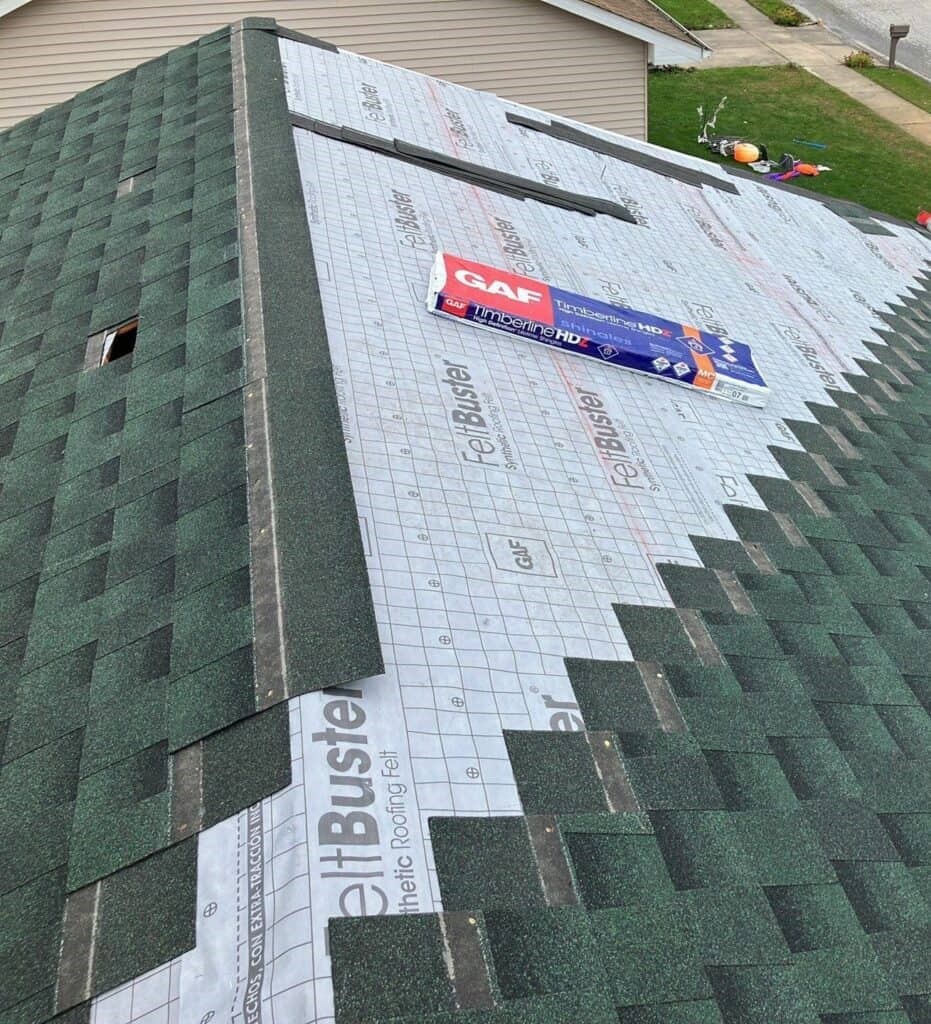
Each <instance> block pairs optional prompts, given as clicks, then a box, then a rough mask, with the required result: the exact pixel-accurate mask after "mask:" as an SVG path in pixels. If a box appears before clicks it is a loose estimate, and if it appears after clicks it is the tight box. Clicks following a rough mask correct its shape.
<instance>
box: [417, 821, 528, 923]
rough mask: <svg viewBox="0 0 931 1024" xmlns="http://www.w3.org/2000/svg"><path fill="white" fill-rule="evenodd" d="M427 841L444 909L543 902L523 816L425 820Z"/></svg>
mask: <svg viewBox="0 0 931 1024" xmlns="http://www.w3.org/2000/svg"><path fill="white" fill-rule="evenodd" d="M430 839H431V841H432V844H433V857H434V861H435V863H436V873H437V878H438V879H439V883H440V892H441V894H442V897H443V907H444V909H445V910H447V911H452V910H480V909H482V908H483V907H505V908H506V907H510V906H513V907H515V908H521V907H524V908H526V907H534V906H542V905H543V891H542V888H541V886H540V879H539V875H538V873H537V865H536V861H535V860H534V857H533V851H532V849H531V846H530V838H529V836H528V833H527V826H526V824H525V822H524V820H523V818H431V819H430Z"/></svg>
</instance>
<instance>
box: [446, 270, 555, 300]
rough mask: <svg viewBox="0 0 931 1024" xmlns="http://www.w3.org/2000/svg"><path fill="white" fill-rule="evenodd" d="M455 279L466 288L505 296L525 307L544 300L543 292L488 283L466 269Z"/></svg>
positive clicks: (480, 276) (498, 282)
mask: <svg viewBox="0 0 931 1024" xmlns="http://www.w3.org/2000/svg"><path fill="white" fill-rule="evenodd" d="M454 277H455V278H456V280H457V281H458V282H459V283H460V284H464V285H465V286H466V288H477V289H478V290H479V291H481V292H485V294H486V295H503V296H504V297H505V298H506V299H510V300H511V302H522V303H524V304H525V305H530V304H531V303H534V302H540V301H542V299H543V293H542V292H537V291H534V290H533V289H532V288H524V287H522V286H521V285H518V286H517V287H516V288H512V287H511V286H510V285H509V284H508V283H507V281H500V280H498V281H486V280H485V278H484V277H482V275H481V274H477V273H475V271H473V270H468V269H466V268H465V267H460V268H459V269H458V270H457V271H456V273H455V274H454Z"/></svg>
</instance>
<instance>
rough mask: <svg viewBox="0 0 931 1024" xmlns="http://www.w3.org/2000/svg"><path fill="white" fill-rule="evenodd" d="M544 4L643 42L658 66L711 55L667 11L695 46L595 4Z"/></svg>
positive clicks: (553, 0)
mask: <svg viewBox="0 0 931 1024" xmlns="http://www.w3.org/2000/svg"><path fill="white" fill-rule="evenodd" d="M648 2H650V3H651V6H653V7H656V4H653V3H652V0H648ZM543 3H546V4H549V5H550V6H551V7H558V8H559V9H560V10H563V11H565V12H566V13H567V14H575V15H576V16H578V17H580V18H585V19H586V20H587V21H592V22H594V23H595V24H596V25H603V26H604V27H605V28H610V29H613V30H614V31H615V32H623V33H624V34H625V35H629V36H633V37H634V39H639V40H641V41H642V42H644V43H646V44H647V45H648V46H649V47H650V49H651V61H652V63H654V64H675V63H679V62H682V61H695V60H703V59H704V57H705V56H706V54H709V53H710V52H711V50H710V49H709V47H707V46H705V44H704V43H702V42H701V40H699V39H698V37H697V36H696V35H695V34H694V33H692V32H690V31H689V30H688V29H687V28H685V27H684V26H683V25H680V24H679V22H678V21H676V20H675V18H672V17H670V16H669V15H668V14H666V12H665V11H662V13H663V15H664V16H665V17H667V18H669V20H670V21H671V22H672V23H673V24H674V25H676V27H677V28H679V29H680V30H681V31H682V32H684V33H685V34H686V35H687V36H688V37H689V39H691V40H692V42H691V44H690V43H687V42H685V41H683V40H681V39H677V38H676V37H675V36H673V35H667V34H666V33H665V32H660V31H659V30H658V29H655V28H650V27H649V26H648V25H642V24H641V23H640V22H639V21H633V20H632V19H630V18H625V17H623V16H622V15H620V14H614V13H613V12H611V11H608V10H605V9H604V8H603V7H599V6H597V5H596V4H594V3H588V2H586V0H543ZM657 10H661V8H658V7H657Z"/></svg>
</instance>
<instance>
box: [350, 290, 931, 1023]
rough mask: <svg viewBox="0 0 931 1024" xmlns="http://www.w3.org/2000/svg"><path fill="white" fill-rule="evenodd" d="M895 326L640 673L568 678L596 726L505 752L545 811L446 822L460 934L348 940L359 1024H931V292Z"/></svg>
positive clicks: (530, 803) (428, 931) (655, 630)
mask: <svg viewBox="0 0 931 1024" xmlns="http://www.w3.org/2000/svg"><path fill="white" fill-rule="evenodd" d="M887 320H888V321H889V326H890V329H889V330H888V331H883V332H881V334H882V337H883V339H884V341H885V342H886V344H877V345H874V346H872V351H873V352H874V353H875V354H876V356H877V358H879V359H880V360H881V362H880V363H878V364H872V363H866V362H864V364H863V369H864V371H865V372H864V376H855V375H850V376H849V378H848V380H849V383H850V384H851V385H852V386H853V388H854V391H853V393H840V392H834V393H833V394H832V397H833V398H834V399H835V402H836V404H835V405H818V406H813V407H812V410H811V411H812V413H813V415H814V418H815V422H807V423H802V422H798V423H791V424H789V426H790V427H791V429H792V430H793V431H794V433H795V434H796V436H797V437H798V438H799V440H800V441H801V443H802V444H803V445H804V447H805V448H806V449H807V452H798V451H790V450H788V449H773V453H774V455H775V457H776V458H777V460H778V461H779V463H780V465H781V466H782V467H783V469H784V470H785V472H786V474H787V476H788V480H777V479H768V478H754V479H753V480H752V483H753V485H754V486H755V488H756V490H757V491H758V493H759V495H760V497H761V498H762V500H763V502H764V503H765V504H766V506H767V509H768V511H767V510H756V509H748V508H741V507H736V506H735V507H733V508H732V509H730V510H729V515H730V518H731V521H732V523H733V525H734V528H735V530H736V531H737V534H738V536H739V537H740V538H741V539H740V540H739V541H724V540H715V539H711V538H702V537H696V538H694V543H695V548H696V550H697V552H698V553H699V555H700V556H701V558H702V560H703V562H704V563H705V568H698V567H684V566H678V565H662V566H660V567H659V571H660V573H661V575H662V577H663V580H664V582H665V583H666V586H667V589H668V591H669V594H670V597H671V598H672V600H673V602H674V604H675V606H676V607H675V608H642V607H634V606H618V607H617V609H616V610H617V614H618V618H619V621H620V623H621V625H622V626H623V629H624V632H625V635H626V637H627V639H628V642H629V644H630V647H631V650H632V652H633V655H634V658H635V659H636V660H634V661H632V662H629V663H612V662H587V661H580V660H577V659H567V663H566V664H567V669H568V672H569V675H570V678H571V680H572V683H573V688H574V691H575V695H576V699H577V701H578V704H579V709H580V712H581V715H582V717H583V719H584V722H585V725H586V729H587V730H588V731H587V732H584V733H509V734H507V735H506V740H507V747H508V753H509V757H510V760H511V765H512V769H513V772H514V777H515V781H516V783H517V787H518V791H519V793H520V797H521V801H522V806H523V811H524V816H523V817H508V818H455V819H449V818H439V819H433V820H432V821H431V838H432V844H433V852H434V859H435V864H436V871H437V878H438V882H439V888H440V891H441V893H442V898H443V906H444V912H443V913H442V914H439V915H415V916H407V917H398V918H391V917H389V918H369V919H366V918H361V919H338V920H333V921H331V923H330V940H331V952H332V956H333V978H334V986H335V993H336V1005H337V1024H375V1022H377V1024H389V1022H390V1024H413V1022H415V1021H417V1022H420V1024H426V1022H435V1024H440V1022H449V1024H451V1022H453V1021H463V1022H468V1024H492V1022H494V1024H563V1022H567V1024H568V1022H570V1021H572V1022H575V1021H586V1022H592V1024H609V1022H610V1024H760V1022H766V1024H927V1022H928V1021H931V669H929V665H931V640H929V637H931V632H929V629H931V502H929V492H931V461H929V454H928V453H929V451H931V377H929V375H928V371H929V369H931V348H929V342H931V334H929V333H928V332H929V329H931V275H929V274H927V273H926V274H924V275H923V276H922V277H921V278H920V279H919V280H917V281H916V282H915V287H914V288H913V289H912V292H911V294H910V295H907V296H903V297H902V305H901V307H897V308H895V309H894V315H893V316H890V317H888V318H887ZM596 752H598V756H597V757H596ZM606 752H607V754H608V755H609V756H610V757H613V764H614V768H612V769H610V774H611V776H612V780H613V781H615V782H616V780H617V779H618V778H623V779H624V781H625V783H626V784H627V785H628V786H629V792H630V794H631V795H632V797H633V800H634V803H633V804H632V805H630V806H628V807H626V808H624V809H623V810H618V809H617V808H616V807H615V808H614V809H613V810H609V808H611V807H612V800H611V795H610V786H609V784H608V783H609V779H607V778H606V775H605V773H604V772H603V771H602V770H601V768H600V765H601V764H603V763H604V764H607V763H609V762H607V761H605V760H604V758H605V754H606ZM554 850H555V851H556V854H555V856H556V858H557V859H559V860H561V862H562V870H563V871H564V872H565V873H567V877H568V878H569V880H570V881H569V885H568V888H566V887H560V886H558V885H557V886H553V885H552V884H549V883H550V880H551V879H552V878H553V877H556V876H558V866H556V867H555V868H554V863H553V861H554ZM554 870H555V871H556V875H555V876H554ZM463 921H464V922H465V925H466V926H467V928H465V930H464V927H463V925H462V922H463ZM453 925H455V927H453ZM468 929H471V932H469V931H468ZM470 935H471V938H469V936H470ZM463 936H465V938H464V937H463ZM476 950H477V951H478V952H479V953H480V954H481V962H482V963H483V964H484V972H483V979H484V985H474V986H473V987H471V988H470V986H469V985H468V984H465V983H463V981H462V979H461V978H457V963H459V962H463V963H466V962H469V963H472V962H474V959H475V951H476ZM470 958H471V959H470ZM388 978H391V979H395V980H392V982H391V983H390V984H388V983H386V979H388Z"/></svg>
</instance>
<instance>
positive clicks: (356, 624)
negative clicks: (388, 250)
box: [233, 18, 385, 696]
mask: <svg viewBox="0 0 931 1024" xmlns="http://www.w3.org/2000/svg"><path fill="white" fill-rule="evenodd" d="M278 28H279V27H278V25H277V24H276V22H275V21H274V20H273V19H265V18H261V19H255V18H253V19H245V20H244V21H242V22H240V23H238V25H234V26H233V37H234V41H235V44H236V47H237V50H238V53H239V56H240V59H241V61H242V71H243V79H242V86H243V94H242V95H243V101H244V125H243V129H244V132H245V133H246V135H247V136H248V143H249V152H248V160H249V187H250V193H251V194H250V199H251V205H252V211H251V212H252V215H253V217H254V224H250V231H254V238H253V239H251V241H250V244H251V245H253V246H254V252H253V254H252V255H253V256H254V258H255V261H256V270H257V276H258V281H257V283H256V284H257V287H256V288H255V289H254V290H253V294H252V295H251V296H246V298H247V300H248V299H250V298H251V299H252V309H251V314H250V315H251V317H252V322H253V323H254V322H255V320H256V319H257V318H260V323H261V330H262V333H263V336H264V339H267V341H268V344H267V345H265V344H263V342H262V340H260V339H258V338H255V339H253V340H254V341H255V344H256V345H257V346H258V347H259V348H260V349H264V352H260V353H258V354H259V355H260V357H261V358H260V359H259V360H254V359H253V360H251V366H252V368H253V369H258V371H259V372H258V375H257V376H256V377H255V378H254V379H252V380H251V386H253V387H254V388H255V389H256V390H257V392H258V391H262V392H264V394H263V396H262V398H263V401H261V402H259V395H258V394H256V395H255V396H254V397H255V400H256V402H257V403H258V405H259V407H260V408H261V411H262V414H263V421H264V422H262V423H260V424H259V426H260V430H264V431H265V432H267V437H268V442H269V449H270V459H269V460H267V464H266V466H265V469H266V472H268V473H269V475H270V480H269V498H270V502H269V504H268V506H267V507H266V511H268V512H270V513H271V515H272V517H273V520H274V533H275V538H276V541H275V550H276V553H277V566H276V567H275V568H276V573H277V583H275V585H274V586H273V587H271V586H270V587H269V596H270V604H275V605H277V609H273V610H275V611H277V612H278V614H279V615H280V616H281V621H280V624H278V625H277V626H276V629H277V630H278V631H279V632H280V635H281V636H282V638H283V643H284V651H283V655H282V661H283V663H284V692H285V695H286V696H297V695H299V694H301V693H306V692H309V691H311V690H317V689H321V688H323V687H330V686H339V685H343V686H345V685H349V684H351V683H354V682H356V681H358V680H359V679H363V678H366V677H369V676H376V675H381V674H383V673H384V670H385V669H384V662H383V659H382V653H381V646H380V643H379V638H378V626H377V623H376V619H375V608H374V603H373V599H372V592H371V587H370V584H369V577H368V568H367V565H366V556H365V547H364V542H363V537H362V532H361V527H360V522H359V512H358V509H357V506H356V501H355V495H354V492H353V487H352V478H351V474H350V469H349V456H348V453H347V447H346V441H345V439H344V436H343V428H342V419H341V415H340V409H339V399H338V397H337V389H336V382H335V378H334V374H333V364H332V362H331V359H330V350H329V344H328V341H327V333H326V322H325V320H324V316H323V306H322V300H321V297H320V289H319V281H318V277H317V270H316V263H315V260H314V255H313V247H312V244H311V239H310V231H309V228H308V224H307V214H306V210H305V208H304V199H303V191H302V188H301V180H300V173H299V170H298V163H297V152H296V150H295V147H294V139H293V129H292V128H291V124H290V119H289V116H288V108H287V102H286V99H285V90H284V72H283V70H282V66H281V60H280V57H279V51H278V40H277V38H276V36H277V32H278ZM234 52H237V51H235V50H234ZM246 392H247V398H249V397H250V396H249V394H248V393H249V388H247V389H246ZM308 523H314V524H317V526H318V529H317V530H316V531H315V532H314V535H313V536H310V535H309V533H308V530H307V524H308ZM337 562H338V563H339V565H340V572H339V573H338V574H336V573H334V572H333V566H334V565H335V564H337ZM272 625H273V626H275V624H274V623H272ZM270 660H271V659H270Z"/></svg>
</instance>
